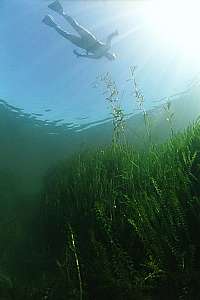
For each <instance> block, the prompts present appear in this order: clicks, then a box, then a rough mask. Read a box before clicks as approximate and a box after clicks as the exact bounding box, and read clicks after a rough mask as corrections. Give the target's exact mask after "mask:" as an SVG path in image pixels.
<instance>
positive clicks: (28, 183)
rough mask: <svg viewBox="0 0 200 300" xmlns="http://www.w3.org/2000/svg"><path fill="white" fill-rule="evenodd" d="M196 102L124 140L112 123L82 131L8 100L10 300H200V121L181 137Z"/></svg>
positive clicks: (2, 206) (4, 164) (0, 277)
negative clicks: (27, 111) (119, 139)
mask: <svg viewBox="0 0 200 300" xmlns="http://www.w3.org/2000/svg"><path fill="white" fill-rule="evenodd" d="M198 95H199V89H198V88H196V89H194V90H192V91H190V92H189V93H188V94H185V95H182V96H180V97H178V98H177V99H175V100H174V102H172V104H171V106H170V113H171V112H173V113H174V115H173V122H171V123H170V124H169V121H168V120H167V117H168V115H169V112H167V111H166V106H163V105H162V106H160V107H159V108H157V109H154V110H152V111H149V112H148V116H149V120H151V125H150V129H151V130H150V132H151V139H150V140H149V135H148V134H147V133H148V132H149V131H148V132H147V131H146V129H147V128H146V125H145V122H144V116H143V114H142V113H140V114H138V115H137V116H134V117H132V118H130V119H129V120H127V121H126V130H125V132H124V133H123V142H122V143H121V142H120V143H119V144H118V143H115V144H112V137H113V125H112V122H107V123H105V124H102V125H97V126H93V127H92V128H89V129H87V130H84V131H82V132H80V133H77V132H75V130H69V129H67V127H65V126H56V125H55V124H54V123H48V124H47V123H46V122H44V121H39V120H37V119H33V118H31V117H30V115H27V114H22V113H21V112H20V111H19V110H17V109H14V108H13V107H10V106H9V105H8V104H7V103H6V102H5V101H1V104H0V116H1V117H0V120H1V121H0V139H1V149H0V153H1V155H0V166H1V168H0V199H1V202H0V219H1V223H0V225H1V227H0V238H1V246H0V270H1V272H0V295H1V299H6V300H7V299H17V300H18V299H55V300H56V299H59V300H60V299H109V298H113V299H114V298H115V299H160V297H162V298H163V299H169V297H170V298H171V299H199V293H198V288H197V287H198V284H199V279H198V278H199V241H198V240H199V239H198V236H199V233H198V230H199V229H198V228H199V208H200V206H199V196H200V195H199V187H198V182H199V170H198V168H199V167H198V166H199V149H200V142H199V128H200V127H199V124H198V123H197V124H196V125H195V126H194V127H191V128H190V129H188V131H187V132H185V133H184V134H183V135H178V136H176V133H178V132H180V131H183V129H184V128H186V127H187V126H188V125H189V123H191V122H192V120H195V119H196V118H197V116H198V114H197V112H198V106H199V102H198V101H197V99H198ZM188 99H189V100H188ZM188 102H189V103H190V105H189V106H188ZM195 106H196V109H195ZM20 114H21V115H20ZM124 135H125V139H124ZM171 139H172V140H171ZM165 141H168V142H167V144H163V143H164V142H165ZM124 142H125V144H124ZM159 144H161V145H160V146H159ZM166 293H168V294H167V295H168V296H167V298H165V296H166ZM45 297H46V298H45ZM181 297H182V298H181Z"/></svg>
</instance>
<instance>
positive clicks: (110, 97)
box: [96, 72, 125, 144]
mask: <svg viewBox="0 0 200 300" xmlns="http://www.w3.org/2000/svg"><path fill="white" fill-rule="evenodd" d="M99 82H101V83H103V85H104V88H105V91H104V92H103V95H106V101H107V102H108V103H109V106H110V108H111V115H112V123H113V140H112V141H113V144H116V143H118V142H119V141H120V139H121V138H122V137H124V127H125V114H124V111H123V108H122V106H121V103H120V92H119V90H118V88H117V84H116V82H115V81H114V80H113V79H112V76H111V74H110V73H109V72H107V73H106V74H104V75H99V76H97V81H96V83H97V84H98V83H99Z"/></svg>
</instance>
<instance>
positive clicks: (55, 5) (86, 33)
mask: <svg viewBox="0 0 200 300" xmlns="http://www.w3.org/2000/svg"><path fill="white" fill-rule="evenodd" d="M48 7H49V8H50V9H52V10H53V11H55V12H57V13H58V14H59V15H61V16H63V17H64V18H65V20H67V21H68V22H69V24H70V25H71V26H72V27H73V28H74V30H76V31H77V32H78V34H79V35H80V36H81V37H83V38H85V37H86V38H87V37H88V38H93V39H95V36H94V35H93V34H92V33H91V32H89V31H88V30H87V29H85V28H83V27H82V26H81V25H80V24H79V23H78V22H77V21H76V20H74V19H73V18H72V17H71V16H69V15H67V14H66V13H65V12H64V10H63V7H62V5H61V4H60V2H59V1H58V0H56V1H54V2H53V3H51V4H49V5H48Z"/></svg>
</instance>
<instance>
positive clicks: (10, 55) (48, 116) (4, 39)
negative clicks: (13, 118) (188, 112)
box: [0, 0, 198, 125]
mask: <svg viewBox="0 0 200 300" xmlns="http://www.w3.org/2000/svg"><path fill="white" fill-rule="evenodd" d="M50 3H51V1H41V0H34V1H27V0H9V1H7V0H1V2H0V18H1V26H0V37H1V43H0V66H1V68H0V97H1V98H2V99H4V100H6V101H7V102H8V103H9V104H11V105H14V106H16V107H19V108H21V109H24V111H25V112H27V113H31V114H36V115H35V116H36V117H37V118H38V119H41V120H62V122H63V123H65V122H73V123H74V124H77V125H78V124H84V123H88V122H95V121H100V120H102V119H104V118H107V117H109V113H110V112H109V109H108V107H107V105H106V103H105V96H104V95H103V89H102V88H101V87H100V88H94V87H93V82H94V81H95V79H96V77H97V75H98V74H104V73H105V72H108V71H109V72H110V73H111V74H112V76H113V78H114V80H116V82H117V84H118V86H119V89H120V90H121V91H125V92H124V95H123V99H122V100H121V101H122V105H123V107H124V109H125V111H126V112H134V110H135V108H136V105H135V99H134V98H133V97H132V96H131V86H130V83H128V82H127V79H128V78H129V67H130V66H135V65H137V67H138V68H137V80H138V83H139V85H140V88H141V89H142V91H143V93H144V95H145V108H146V109H149V108H152V107H153V106H154V105H155V102H154V100H159V99H160V98H162V97H166V96H170V95H172V94H174V93H179V92H181V91H183V90H185V89H186V88H187V87H188V85H189V84H190V82H191V80H193V78H194V77H195V76H196V74H197V72H198V68H197V65H196V64H193V65H191V64H190V65H189V66H188V67H184V68H183V64H182V63H183V60H182V58H181V56H180V51H181V50H180V49H179V50H177V49H173V48H167V47H164V46H163V45H162V43H159V42H158V41H157V40H156V38H155V36H154V35H153V34H152V32H151V31H150V29H149V28H148V22H146V20H145V16H146V12H147V10H148V7H147V1H141V2H140V1H136V2H135V4H134V5H132V6H131V5H130V3H131V1H128V2H126V1H61V3H62V4H63V6H64V9H65V11H66V12H67V13H68V14H70V15H71V16H73V17H74V18H75V19H76V20H77V21H78V22H79V23H80V24H82V25H83V26H84V27H86V28H88V29H89V30H91V31H92V32H93V33H94V34H95V35H96V36H97V38H99V39H100V40H105V39H106V36H107V35H108V34H110V33H111V32H112V31H114V30H115V29H118V31H119V36H118V37H117V38H116V39H114V40H113V46H112V51H113V52H114V53H116V54H117V59H116V60H115V61H108V60H107V59H106V58H105V59H104V58H102V59H100V60H89V59H85V58H78V59H77V58H76V57H75V55H74V54H73V49H75V48H76V47H75V46H74V45H72V44H70V42H68V41H66V40H65V39H64V38H62V37H61V36H59V35H58V34H57V33H56V32H55V31H54V30H53V29H51V28H49V27H47V26H45V25H44V24H43V23H42V22H41V20H42V19H43V17H44V16H45V15H46V14H51V15H52V16H53V17H54V18H55V20H56V22H57V23H58V24H60V25H61V26H62V27H63V28H64V29H65V30H67V31H69V32H72V33H74V32H73V29H72V28H71V27H70V25H69V24H67V22H66V21H65V20H63V19H62V18H61V17H60V16H58V15H56V14H55V13H54V12H53V11H50V10H49V9H48V7H47V6H48V4H50ZM128 5H129V6H128ZM158 26H159V24H158Z"/></svg>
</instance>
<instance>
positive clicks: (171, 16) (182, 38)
mask: <svg viewBox="0 0 200 300" xmlns="http://www.w3.org/2000/svg"><path fill="white" fill-rule="evenodd" d="M145 4H146V5H144V11H143V12H144V23H145V25H146V26H147V30H148V31H149V32H150V33H151V35H152V36H153V38H154V39H155V43H157V44H159V43H160V44H161V45H163V47H167V48H169V47H170V48H171V49H173V50H175V51H177V53H178V55H180V56H182V57H184V58H185V59H186V60H188V61H190V62H194V63H195V64H198V66H200V17H199V16H200V3H199V1H192V0H190V1H176V0H174V1H150V2H149V3H148V4H147V3H145Z"/></svg>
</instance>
